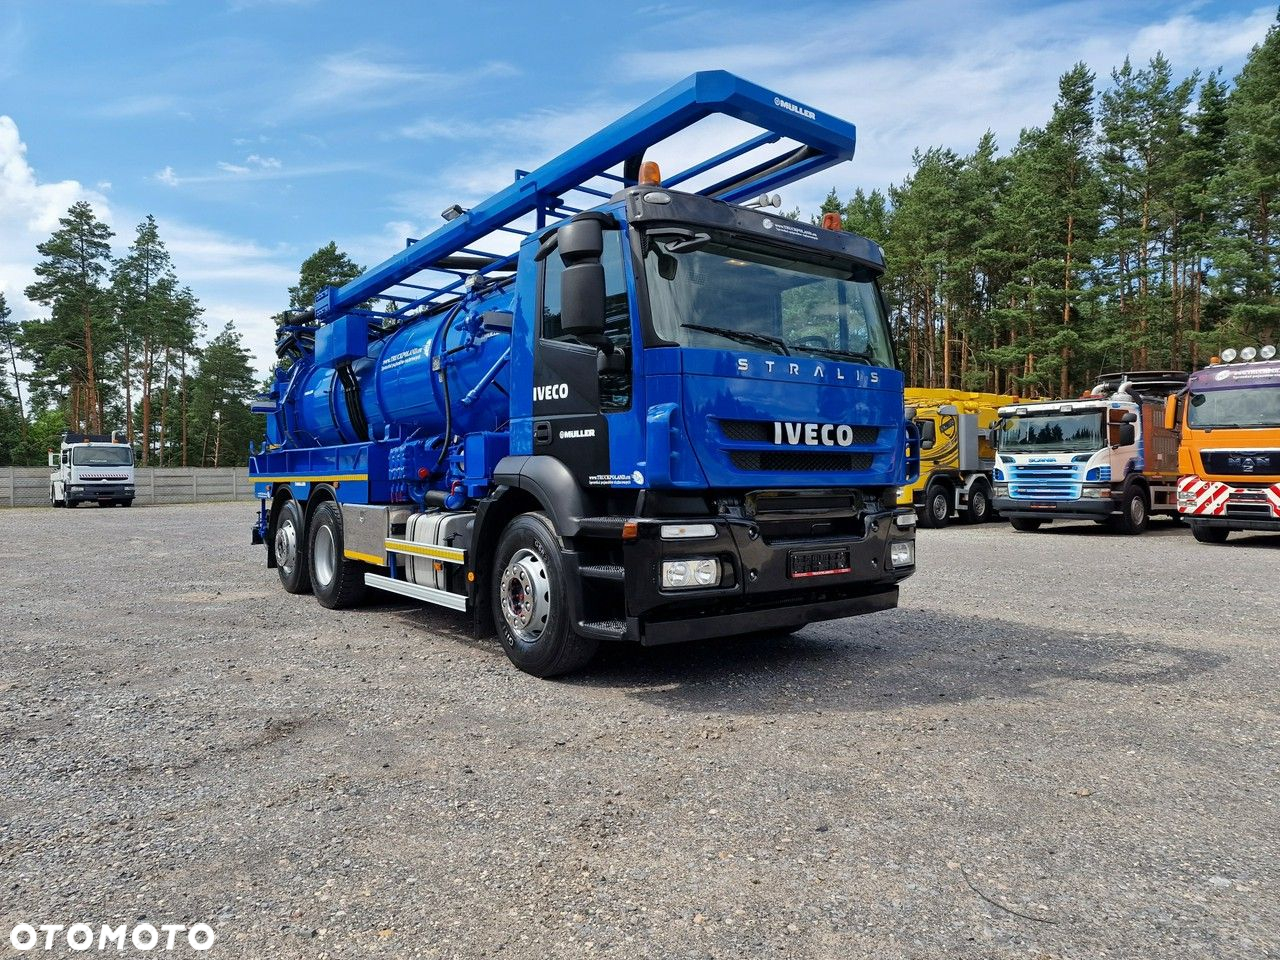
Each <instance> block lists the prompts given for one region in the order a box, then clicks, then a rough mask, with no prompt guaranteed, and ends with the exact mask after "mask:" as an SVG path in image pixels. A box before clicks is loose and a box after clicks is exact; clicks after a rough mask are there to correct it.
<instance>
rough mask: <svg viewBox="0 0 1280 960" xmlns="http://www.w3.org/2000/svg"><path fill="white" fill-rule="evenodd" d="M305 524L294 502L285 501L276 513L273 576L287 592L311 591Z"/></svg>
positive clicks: (299, 509)
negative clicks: (276, 577) (304, 537)
mask: <svg viewBox="0 0 1280 960" xmlns="http://www.w3.org/2000/svg"><path fill="white" fill-rule="evenodd" d="M305 529H306V522H305V520H304V519H303V516H302V508H301V507H299V506H298V501H297V500H286V501H285V502H284V504H283V506H281V507H280V512H279V513H278V514H276V536H275V548H276V573H278V574H280V585H281V586H282V587H284V589H285V591H286V592H287V593H306V592H307V591H309V590H310V589H311V578H310V576H309V575H308V573H307V551H306V546H305V544H306V541H305V540H304V539H303V531H304V530H305Z"/></svg>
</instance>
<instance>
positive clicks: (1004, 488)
mask: <svg viewBox="0 0 1280 960" xmlns="http://www.w3.org/2000/svg"><path fill="white" fill-rule="evenodd" d="M992 490H994V491H995V496H997V497H1007V496H1008V495H1009V485H1008V484H1007V483H996V484H993V485H992Z"/></svg>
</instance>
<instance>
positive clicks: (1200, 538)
mask: <svg viewBox="0 0 1280 960" xmlns="http://www.w3.org/2000/svg"><path fill="white" fill-rule="evenodd" d="M1191 535H1192V536H1193V537H1195V538H1196V540H1197V542H1199V543H1226V542H1227V537H1229V536H1231V530H1230V529H1229V528H1227V527H1211V526H1209V525H1208V524H1206V523H1196V522H1194V521H1192V524H1191Z"/></svg>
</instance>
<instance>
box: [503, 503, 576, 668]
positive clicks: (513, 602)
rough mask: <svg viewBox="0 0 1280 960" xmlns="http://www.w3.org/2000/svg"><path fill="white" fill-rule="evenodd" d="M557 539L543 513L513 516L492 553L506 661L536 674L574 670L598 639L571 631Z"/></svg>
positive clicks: (562, 567) (564, 579)
mask: <svg viewBox="0 0 1280 960" xmlns="http://www.w3.org/2000/svg"><path fill="white" fill-rule="evenodd" d="M567 586H568V585H567V582H566V578H565V572H564V565H563V563H562V562H561V559H560V544H559V541H558V539H557V537H556V535H555V530H554V528H553V527H552V526H551V521H550V520H549V519H547V516H546V514H543V513H526V514H522V515H521V516H518V517H516V518H515V519H514V520H512V521H511V523H509V524H508V525H507V529H506V530H505V531H503V534H502V539H501V540H499V541H498V550H497V553H496V555H495V557H494V568H493V577H492V583H491V584H490V591H491V598H492V601H493V622H494V626H495V628H496V629H497V633H498V638H499V639H500V640H501V641H502V649H503V650H504V651H505V652H506V654H507V656H508V657H509V658H510V660H511V662H512V663H514V664H515V665H516V666H517V667H519V668H520V669H521V670H523V671H524V672H525V673H530V674H533V675H534V676H535V677H554V676H557V675H559V674H562V673H569V672H571V671H573V670H577V669H578V668H580V667H583V666H586V664H587V663H588V662H589V661H590V660H591V658H592V657H594V656H595V654H596V650H598V649H599V647H600V641H599V640H594V639H591V638H589V637H580V636H578V635H577V634H576V633H574V632H573V625H572V623H571V622H570V618H569V604H568V590H567Z"/></svg>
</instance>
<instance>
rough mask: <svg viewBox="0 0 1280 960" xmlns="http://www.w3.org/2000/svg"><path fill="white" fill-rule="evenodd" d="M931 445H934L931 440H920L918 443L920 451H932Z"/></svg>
mask: <svg viewBox="0 0 1280 960" xmlns="http://www.w3.org/2000/svg"><path fill="white" fill-rule="evenodd" d="M933 444H934V441H932V440H921V441H920V449H921V450H932V449H933Z"/></svg>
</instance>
